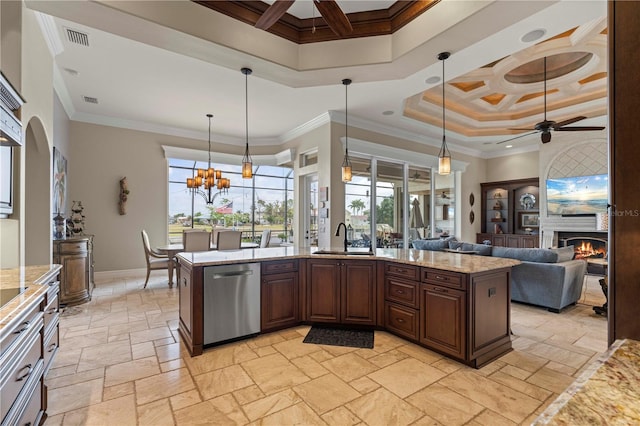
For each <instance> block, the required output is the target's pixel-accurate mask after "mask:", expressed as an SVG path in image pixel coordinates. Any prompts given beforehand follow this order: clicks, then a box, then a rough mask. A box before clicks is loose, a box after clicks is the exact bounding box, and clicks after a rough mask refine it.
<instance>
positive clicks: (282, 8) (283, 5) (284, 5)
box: [255, 0, 353, 37]
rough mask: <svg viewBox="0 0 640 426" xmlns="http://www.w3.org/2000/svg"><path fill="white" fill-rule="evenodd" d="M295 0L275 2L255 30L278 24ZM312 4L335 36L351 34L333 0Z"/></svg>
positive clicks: (278, 0) (338, 7)
mask: <svg viewBox="0 0 640 426" xmlns="http://www.w3.org/2000/svg"><path fill="white" fill-rule="evenodd" d="M294 1H295V0H275V1H274V2H273V3H272V4H271V6H269V8H268V9H267V10H266V11H265V12H264V13H263V14H262V16H261V17H260V18H259V19H258V21H257V22H256V25H255V26H256V28H260V29H261V30H266V29H269V28H270V27H271V26H272V25H273V24H275V23H276V22H278V20H279V19H280V18H282V16H283V15H284V14H285V13H287V10H289V8H290V7H291V6H292V5H293V2H294ZM313 4H314V5H315V7H316V9H318V11H319V12H320V15H322V17H323V18H324V20H325V22H326V23H327V25H328V26H329V28H331V29H332V30H333V32H334V33H336V34H337V35H339V36H341V37H344V36H347V35H349V34H351V33H352V32H353V27H352V26H351V23H350V22H349V18H347V15H345V14H344V12H343V11H342V9H340V6H338V4H337V3H336V2H335V0H313Z"/></svg>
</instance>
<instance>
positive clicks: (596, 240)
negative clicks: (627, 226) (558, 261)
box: [558, 232, 608, 274]
mask: <svg viewBox="0 0 640 426" xmlns="http://www.w3.org/2000/svg"><path fill="white" fill-rule="evenodd" d="M558 246H559V247H567V246H573V247H574V252H575V258H576V259H585V260H587V261H588V260H589V259H606V258H607V250H608V241H607V233H606V232H558ZM587 272H588V273H592V274H602V273H603V271H602V266H599V265H595V264H588V265H587Z"/></svg>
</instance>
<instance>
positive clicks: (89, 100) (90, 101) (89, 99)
mask: <svg viewBox="0 0 640 426" xmlns="http://www.w3.org/2000/svg"><path fill="white" fill-rule="evenodd" d="M83 98H84V101H85V102H86V103H88V104H97V103H98V98H92V97H91V96H83Z"/></svg>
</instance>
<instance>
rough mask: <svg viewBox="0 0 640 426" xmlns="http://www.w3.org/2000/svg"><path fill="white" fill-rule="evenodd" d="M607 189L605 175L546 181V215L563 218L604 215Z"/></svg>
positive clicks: (607, 181)
mask: <svg viewBox="0 0 640 426" xmlns="http://www.w3.org/2000/svg"><path fill="white" fill-rule="evenodd" d="M608 187H609V177H608V176H607V175H592V176H573V177H565V178H556V179H547V213H548V214H559V215H565V216H567V215H590V214H596V213H606V211H607V199H608V197H607V193H608Z"/></svg>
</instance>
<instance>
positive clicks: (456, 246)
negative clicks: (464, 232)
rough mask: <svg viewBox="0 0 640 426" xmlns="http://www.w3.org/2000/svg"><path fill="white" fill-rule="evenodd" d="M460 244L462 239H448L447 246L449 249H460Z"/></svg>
mask: <svg viewBox="0 0 640 426" xmlns="http://www.w3.org/2000/svg"><path fill="white" fill-rule="evenodd" d="M462 244H463V242H462V241H458V240H451V241H449V248H450V249H451V250H458V249H460V250H462Z"/></svg>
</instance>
